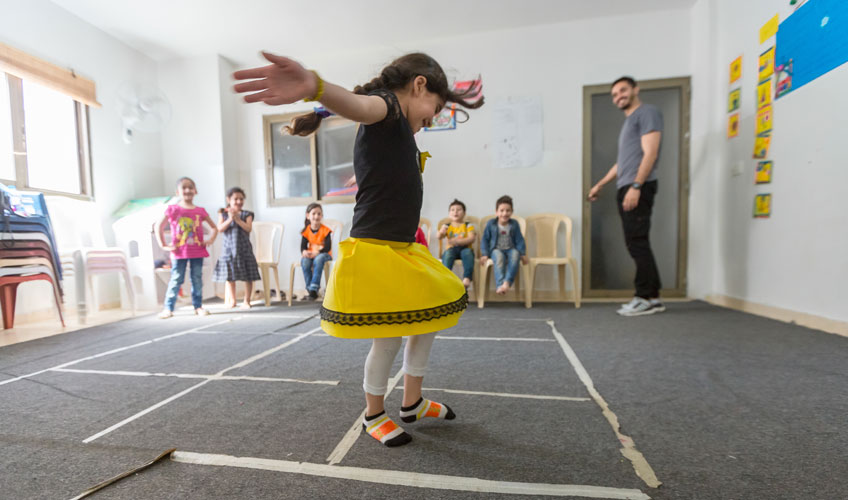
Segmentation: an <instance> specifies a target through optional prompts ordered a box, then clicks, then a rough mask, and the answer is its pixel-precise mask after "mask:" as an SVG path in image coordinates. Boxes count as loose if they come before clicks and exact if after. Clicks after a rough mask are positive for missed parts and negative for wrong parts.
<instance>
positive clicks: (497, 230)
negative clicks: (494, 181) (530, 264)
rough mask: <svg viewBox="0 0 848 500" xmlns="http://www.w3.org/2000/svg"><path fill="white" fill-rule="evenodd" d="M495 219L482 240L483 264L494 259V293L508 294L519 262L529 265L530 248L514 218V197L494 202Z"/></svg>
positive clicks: (481, 262) (481, 260) (506, 197)
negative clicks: (528, 254) (528, 252)
mask: <svg viewBox="0 0 848 500" xmlns="http://www.w3.org/2000/svg"><path fill="white" fill-rule="evenodd" d="M495 208H496V210H495V215H497V217H496V218H494V219H491V220H489V222H488V223H486V229H484V230H483V239H482V240H480V253H481V254H483V255H482V256H481V257H480V264H481V265H485V264H486V261H487V260H488V259H489V258H490V257H491V259H492V260H493V261H494V264H495V265H494V268H495V269H494V271H495V285H496V286H497V288H496V289H495V291H496V292H497V294H498V295H505V294H506V292H507V291H508V290H509V289H510V287H512V284H513V283H514V282H515V276H516V275H517V274H518V261H519V259H520V260H521V263H522V264H527V246H526V245H525V243H524V236H523V235H522V234H521V228H520V227H519V225H518V222H517V221H516V220H514V219H512V198H511V197H509V196H507V195H503V196H501V197H500V198H498V201H497V202H496V203H495Z"/></svg>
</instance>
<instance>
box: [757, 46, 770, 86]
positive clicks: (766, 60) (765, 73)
mask: <svg viewBox="0 0 848 500" xmlns="http://www.w3.org/2000/svg"><path fill="white" fill-rule="evenodd" d="M773 74H774V47H772V48H770V49H768V50H767V51H765V52H763V53H762V54H760V77H759V79H757V81H758V82H761V81H763V80H765V79H766V78H768V77H770V76H771V75H773Z"/></svg>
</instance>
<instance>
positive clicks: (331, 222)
mask: <svg viewBox="0 0 848 500" xmlns="http://www.w3.org/2000/svg"><path fill="white" fill-rule="evenodd" d="M321 224H323V225H325V226H327V227H329V228H330V230H331V231H332V232H333V236H332V242H333V258H336V257H338V248H339V241H340V239H341V235H342V230H343V229H344V223H343V222H342V221H340V220H335V219H324V220H322V221H321ZM298 255H299V253H298ZM332 264H333V261H331V260H329V261H327V262H325V263H324V271H323V274H324V289H326V288H327V286H328V285H329V284H330V269H331V267H332ZM298 269H300V259H296V260H295V261H294V262H292V265H291V268H290V269H289V295H288V302H289V306H291V305H292V296H293V295H294V277H295V273H296V272H297V270H298Z"/></svg>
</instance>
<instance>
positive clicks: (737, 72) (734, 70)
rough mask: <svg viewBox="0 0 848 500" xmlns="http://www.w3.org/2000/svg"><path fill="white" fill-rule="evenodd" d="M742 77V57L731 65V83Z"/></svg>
mask: <svg viewBox="0 0 848 500" xmlns="http://www.w3.org/2000/svg"><path fill="white" fill-rule="evenodd" d="M741 77H742V56H739V57H737V58H736V59H734V60H733V62H732V63H730V83H733V82H735V81H736V80H738V79H739V78H741Z"/></svg>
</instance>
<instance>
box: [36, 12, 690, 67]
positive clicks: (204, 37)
mask: <svg viewBox="0 0 848 500" xmlns="http://www.w3.org/2000/svg"><path fill="white" fill-rule="evenodd" d="M52 1H53V3H54V4H56V5H58V6H60V7H62V8H64V9H66V10H68V11H70V12H72V13H73V14H75V15H76V16H78V17H79V18H81V19H82V20H84V21H85V22H87V23H89V24H91V25H94V26H96V27H97V28H99V29H101V30H103V31H104V32H106V33H108V34H109V35H111V36H113V37H115V38H117V39H119V40H121V41H123V42H124V43H126V44H127V45H129V46H131V47H133V48H134V49H136V50H138V51H140V52H142V53H144V54H146V55H147V56H149V57H151V58H152V59H154V60H156V61H162V60H167V59H174V58H185V57H194V56H199V55H209V54H220V55H222V56H224V57H226V58H227V59H230V60H231V61H233V62H234V63H235V64H237V65H242V64H249V63H252V62H254V61H256V57H257V53H258V51H259V50H261V49H264V50H270V51H277V52H280V53H286V54H292V55H295V54H296V55H297V56H298V57H304V56H308V55H312V54H317V53H325V52H328V51H347V50H359V49H367V48H369V47H375V46H387V45H388V46H391V45H393V44H397V43H405V44H408V43H409V42H414V41H418V40H429V39H433V38H439V37H449V36H455V35H462V34H467V33H474V32H483V31H494V30H501V29H509V28H518V27H526V26H533V25H540V24H552V23H561V22H568V21H577V20H581V19H590V18H598V17H606V16H621V15H627V14H634V13H644V12H651V11H658V10H671V9H688V8H689V7H691V6H692V4H694V3H695V0H638V1H637V0H426V1H421V0H418V1H410V0H371V1H369V2H353V1H350V0H311V1H304V0H241V1H235V0H145V1H143V2H139V1H129V0H111V1H109V2H104V1H103V0H52Z"/></svg>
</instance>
